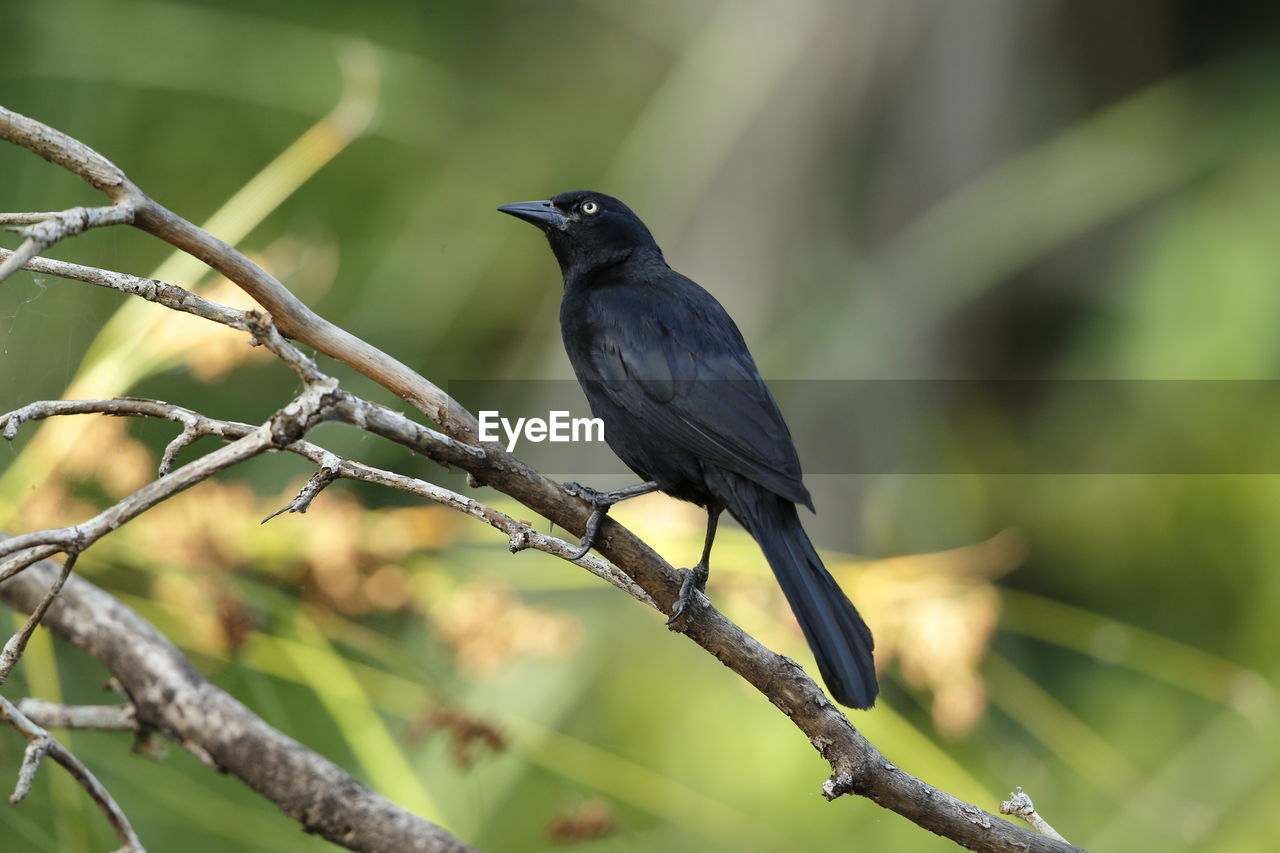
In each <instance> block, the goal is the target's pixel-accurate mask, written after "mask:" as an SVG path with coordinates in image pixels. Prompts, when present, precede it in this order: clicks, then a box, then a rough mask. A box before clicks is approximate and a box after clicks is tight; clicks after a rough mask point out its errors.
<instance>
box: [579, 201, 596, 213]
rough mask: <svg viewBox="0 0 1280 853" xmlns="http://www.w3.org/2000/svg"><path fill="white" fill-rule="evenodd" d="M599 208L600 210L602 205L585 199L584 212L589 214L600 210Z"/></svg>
mask: <svg viewBox="0 0 1280 853" xmlns="http://www.w3.org/2000/svg"><path fill="white" fill-rule="evenodd" d="M599 210H600V205H598V204H596V203H595V202H594V201H584V202H583V203H582V212H583V213H585V214H587V215H588V216H590V215H591V214H593V213H596V212H598V211H599Z"/></svg>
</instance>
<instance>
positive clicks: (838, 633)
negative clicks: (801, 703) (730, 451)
mask: <svg viewBox="0 0 1280 853" xmlns="http://www.w3.org/2000/svg"><path fill="white" fill-rule="evenodd" d="M751 486H752V487H753V488H746V489H744V488H741V487H739V488H738V489H735V490H734V491H735V492H737V494H736V495H735V498H736V499H735V500H733V501H732V502H733V503H734V504H737V505H736V506H728V507H726V509H728V510H729V512H730V513H731V514H732V515H733V516H734V518H736V519H737V520H738V523H740V524H741V525H742V526H743V527H745V528H746V529H747V531H748V532H749V533H750V534H751V535H752V536H753V537H754V538H755V540H756V542H758V543H759V545H760V549H761V550H762V551H764V555H765V558H766V559H768V561H769V566H770V567H771V568H772V569H773V573H774V575H775V576H777V578H778V585H779V586H781V587H782V591H783V592H784V593H785V594H786V596H787V601H788V602H789V603H790V604H791V610H792V612H794V613H795V615H796V621H798V622H799V623H800V629H801V630H802V631H804V636H805V639H806V640H808V641H809V648H810V649H811V650H812V651H813V656H814V657H815V658H816V659H817V661H818V670H819V671H820V672H821V673H822V680H823V681H824V682H826V685H827V689H828V690H830V691H831V695H832V696H833V697H834V698H835V699H836V701H837V702H839V703H840V704H842V705H847V706H849V707H851V708H870V707H871V706H872V705H873V704H874V703H875V701H876V694H877V693H878V692H879V690H880V688H879V685H878V684H877V682H876V670H875V665H874V664H873V663H872V658H871V652H872V649H874V648H875V641H874V640H873V639H872V638H871V630H870V629H869V628H867V623H865V622H863V621H862V617H861V616H859V615H858V611H857V610H856V609H855V608H854V606H853V604H852V602H850V601H849V598H848V596H846V595H845V594H844V590H842V589H840V587H839V585H838V584H837V583H836V581H835V578H833V577H831V573H830V572H828V571H827V569H826V567H825V566H824V565H822V560H821V559H820V558H819V557H818V552H817V551H815V550H814V548H813V543H811V542H810V541H809V536H808V534H806V533H805V532H804V527H803V526H801V524H800V516H799V514H798V513H797V512H796V506H795V504H794V503H792V502H791V501H789V500H787V499H785V498H782V497H779V496H778V495H775V494H773V493H772V492H770V491H768V490H766V489H764V488H763V487H760V486H758V485H756V484H754V483H752V484H751Z"/></svg>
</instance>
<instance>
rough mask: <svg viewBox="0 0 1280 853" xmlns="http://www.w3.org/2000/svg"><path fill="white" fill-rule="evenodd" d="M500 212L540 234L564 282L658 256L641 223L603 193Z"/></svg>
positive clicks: (510, 207)
mask: <svg viewBox="0 0 1280 853" xmlns="http://www.w3.org/2000/svg"><path fill="white" fill-rule="evenodd" d="M498 210H500V211H502V212H503V213H509V214H511V215H512V216H514V217H516V218H517V219H523V220H524V221H525V222H529V223H532V224H534V225H536V226H538V227H539V228H541V229H542V232H543V233H544V234H546V235H547V242H549V243H550V244H551V251H553V252H555V255H556V260H558V261H559V262H560V269H561V271H562V272H564V273H565V276H566V278H567V277H568V275H569V273H570V271H574V272H578V271H584V272H585V271H588V270H590V269H593V268H597V267H601V266H607V265H610V264H614V263H617V262H619V261H621V260H625V259H626V258H627V257H629V256H630V255H632V254H634V253H635V252H636V251H637V250H652V251H654V252H658V245H657V243H655V242H654V240H653V235H652V234H650V233H649V229H648V228H646V227H645V224H644V223H643V222H641V221H640V217H638V216H636V215H635V214H634V213H632V212H631V208H629V207H627V206H626V205H625V204H623V203H622V202H620V201H618V200H617V199H616V198H614V197H613V196H608V195H605V194H604V193H597V192H591V191H589V190H574V191H572V192H567V193H560V195H558V196H555V197H554V198H549V199H546V200H544V201H522V202H518V203H516V204H504V205H503V206H502V207H499V208H498ZM660 254H661V253H660V252H659V255H660Z"/></svg>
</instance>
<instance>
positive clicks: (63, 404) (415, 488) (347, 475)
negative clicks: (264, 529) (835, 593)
mask: <svg viewBox="0 0 1280 853" xmlns="http://www.w3.org/2000/svg"><path fill="white" fill-rule="evenodd" d="M341 393H345V392H341ZM367 405H372V404H367ZM85 414H103V415H117V416H134V417H146V418H158V419H164V420H169V421H172V422H174V423H178V424H182V425H183V433H182V434H181V435H180V436H179V438H181V437H182V435H185V434H186V432H187V429H188V427H189V426H193V427H194V430H195V431H196V432H198V433H199V435H202V436H203V435H210V436H216V437H218V438H222V439H224V440H228V441H230V440H234V439H237V438H241V437H243V436H245V435H248V434H249V433H250V432H252V431H253V430H254V427H253V426H252V425H250V424H246V423H239V422H236V421H223V420H217V419H215V418H210V417H207V416H205V415H202V414H200V413H199V412H196V411H193V410H192V409H187V408H184V407H182V406H178V405H175V404H173V403H166V402H163V401H161V400H147V399H142V398H139V397H117V398H114V399H110V400H43V401H40V402H36V403H29V404H28V405H26V406H23V407H22V408H21V409H17V410H15V411H13V412H10V413H9V414H8V415H0V427H2V428H3V429H2V434H3V435H4V437H5V438H13V437H14V436H15V435H16V434H17V430H18V427H19V426H20V425H21V424H23V423H26V422H28V421H37V420H44V419H45V418H51V417H56V416H59V415H85ZM392 414H395V413H392ZM405 424H406V425H408V426H411V427H412V428H411V429H410V430H409V431H408V433H407V434H406V435H403V436H401V439H402V443H406V444H412V443H414V441H415V440H416V439H417V438H419V437H420V434H419V433H418V430H419V429H421V427H419V426H418V425H417V424H413V422H412V421H408V420H407V419H406V421H405ZM389 428H390V427H389V426H388V429H389ZM464 447H465V446H464ZM284 449H285V450H287V451H289V452H291V453H295V454H297V455H298V456H301V457H302V458H304V459H307V460H308V461H310V462H313V463H315V464H316V465H318V466H320V469H321V471H326V470H335V471H336V472H337V475H338V477H340V478H343V479H348V480H359V481H361V482H365V483H372V484H375V485H379V486H385V487H387V488H391V489H396V490H398V491H402V492H405V493H406V494H411V495H415V496H417V497H422V498H426V499H427V500H430V501H434V502H436V503H439V504H443V505H444V506H447V507H449V508H451V509H455V510H457V511H458V512H462V513H465V514H467V515H470V516H472V517H474V518H477V519H479V520H480V521H483V522H484V523H485V524H488V525H489V526H490V527H493V528H494V529H495V530H499V531H501V532H502V533H504V534H506V535H507V538H508V547H509V550H510V551H511V552H512V553H513V554H514V553H517V552H519V551H524V550H528V549H533V550H537V551H542V552H544V553H547V554H551V555H552V556H556V557H560V558H562V559H568V558H570V557H571V556H572V555H573V553H574V552H575V551H576V550H577V547H576V546H575V545H572V544H570V543H568V542H565V541H564V540H563V539H557V538H555V537H554V536H547V535H546V534H543V533H539V532H537V531H535V530H533V529H531V528H530V527H529V525H528V524H525V523H523V522H520V521H517V520H516V519H514V518H512V517H511V516H509V515H507V514H506V513H503V512H501V511H500V510H497V509H494V508H493V507H490V506H488V505H486V504H484V503H481V502H480V501H477V500H475V499H474V498H469V497H467V496H465V495H461V494H458V493H457V492H454V491H452V490H450V489H446V488H444V487H443V486H438V485H436V484H435V483H430V482H427V481H426V480H420V479H417V478H415V477H408V476H405V475H404V474H397V473H395V472H392V471H386V470H383V469H381V468H375V467H373V466H371V465H364V464H362V463H360V462H354V461H351V460H347V459H342V458H341V457H339V456H337V455H336V454H333V453H331V452H329V451H328V450H325V449H324V448H323V447H320V446H319V445H316V444H313V443H311V442H309V441H303V440H300V441H295V442H294V443H293V444H290V445H289V446H287V447H285V448H284ZM310 483H311V481H308V485H310ZM326 485H327V484H326ZM306 488H307V487H305V486H304V489H303V491H304V492H305V490H306ZM301 495H302V493H301V492H300V496H301ZM314 497H315V495H314V494H311V495H310V496H309V497H308V498H307V501H306V502H307V505H310V500H311V499H312V498H314ZM297 500H298V499H296V498H295V500H294V501H292V502H290V503H289V504H287V505H286V506H285V507H283V508H282V509H280V510H279V511H277V512H276V513H273V514H272V515H270V516H268V517H267V518H266V519H263V521H264V522H265V521H268V520H270V519H271V518H273V517H275V516H276V515H279V514H280V513H283V512H286V511H301V510H292V508H293V507H294V505H295V504H296V503H297ZM573 562H574V563H576V564H577V565H579V566H581V567H583V568H584V569H586V570H587V571H589V572H591V573H592V574H593V575H595V576H596V577H599V578H601V579H603V580H605V581H607V582H609V583H611V584H613V585H614V586H616V587H618V588H619V589H621V590H623V591H624V592H626V593H628V594H630V595H632V596H634V597H635V598H636V599H637V600H639V601H641V602H643V603H644V604H647V605H649V606H650V607H652V608H654V609H655V610H657V609H659V608H658V605H657V603H656V602H655V601H654V600H653V599H652V598H651V597H650V596H649V594H648V593H647V592H645V590H644V589H643V588H642V587H640V586H639V585H637V584H636V583H635V581H633V580H632V579H631V578H630V577H628V576H627V575H626V574H625V573H624V572H622V571H620V570H618V569H617V568H615V567H614V566H612V565H610V564H609V563H608V562H607V561H605V560H602V559H600V558H599V557H597V556H595V555H594V554H587V555H585V556H583V557H582V558H580V559H577V560H573Z"/></svg>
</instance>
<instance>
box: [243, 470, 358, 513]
mask: <svg viewBox="0 0 1280 853" xmlns="http://www.w3.org/2000/svg"><path fill="white" fill-rule="evenodd" d="M330 456H332V454H330ZM341 464H342V463H341V460H339V459H338V457H336V456H333V457H332V458H331V459H326V460H325V461H324V462H323V463H322V464H321V467H320V470H318V471H316V472H315V473H314V474H312V475H311V476H310V477H308V478H307V482H306V483H304V484H303V486H302V488H301V489H299V490H298V495H297V497H295V498H294V499H293V500H291V501H289V503H287V504H285V505H284V506H282V507H280V508H279V509H278V510H276V511H275V512H273V513H271V515H268V516H267V517H266V518H264V519H262V521H260V522H258V523H259V524H266V523H267V522H268V521H270V520H271V519H273V518H275V517H276V516H277V515H283V514H284V513H286V512H298V513H305V512H306V511H307V509H308V508H309V507H310V506H311V501H312V500H314V499H315V496H316V495H318V494H320V492H322V491H324V489H325V487H326V486H328V485H329V484H330V483H332V482H333V481H334V480H337V479H339V478H340V477H341V476H342V472H341V470H340V468H341Z"/></svg>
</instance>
